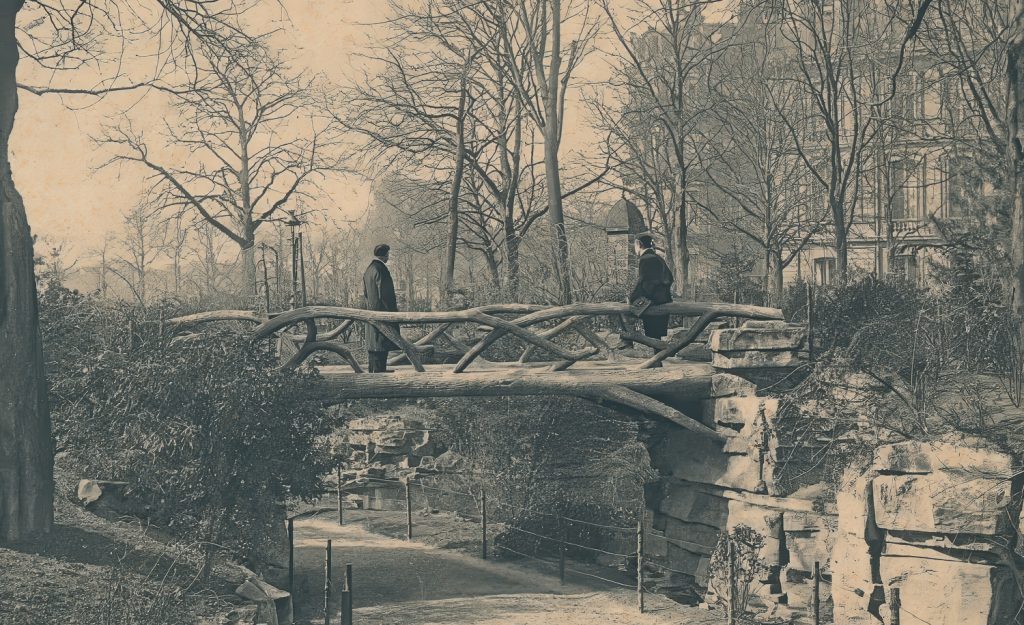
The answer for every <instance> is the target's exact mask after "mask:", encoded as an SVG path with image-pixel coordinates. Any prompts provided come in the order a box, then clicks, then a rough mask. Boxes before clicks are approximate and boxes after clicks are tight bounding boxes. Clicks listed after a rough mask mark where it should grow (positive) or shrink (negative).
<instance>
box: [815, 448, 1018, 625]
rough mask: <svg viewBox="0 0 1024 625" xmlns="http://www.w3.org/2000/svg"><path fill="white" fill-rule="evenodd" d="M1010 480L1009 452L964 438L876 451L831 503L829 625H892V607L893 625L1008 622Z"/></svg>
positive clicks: (1013, 522) (1012, 543) (1013, 529)
mask: <svg viewBox="0 0 1024 625" xmlns="http://www.w3.org/2000/svg"><path fill="white" fill-rule="evenodd" d="M1016 473H1017V472H1016V471H1015V470H1014V468H1013V465H1012V458H1011V457H1010V456H1009V455H1007V454H1005V453H1001V452H999V451H995V450H991V449H986V448H985V447H984V446H982V445H981V444H980V443H978V442H973V441H962V440H961V441H956V442H943V441H939V442H930V443H922V442H916V441H910V442H904V443H898V444H894V445H884V446H881V447H879V448H878V449H876V450H875V454H874V459H873V462H872V464H871V466H870V467H868V468H867V469H866V470H864V471H860V472H858V471H854V470H851V471H850V472H849V473H848V474H847V475H846V476H845V479H844V481H843V484H842V488H841V490H840V492H839V494H838V497H837V498H838V504H839V513H840V532H839V533H838V536H837V541H836V548H835V550H834V552H833V554H832V560H833V561H834V563H835V564H834V565H833V571H834V583H835V585H836V591H835V597H834V600H835V611H836V617H837V622H844V623H847V622H848V623H851V624H852V625H859V624H861V623H863V624H871V625H874V624H877V623H891V622H893V621H894V619H893V612H894V611H896V610H898V611H899V622H900V623H914V622H927V623H932V624H934V625H997V624H1002V623H1007V624H1010V623H1013V622H1014V618H1015V617H1016V616H1018V614H1017V612H1018V611H1019V610H1020V608H1021V606H1022V597H1021V594H1020V587H1019V580H1020V579H1021V576H1022V574H1024V567H1021V563H1020V561H1019V560H1017V559H1016V557H1015V555H1014V549H1015V547H1019V545H1020V538H1019V534H1018V533H1017V524H1018V523H1019V522H1020V521H1019V519H1020V506H1021V502H1020V498H1019V493H1020V484H1019V479H1017V480H1016V481H1015V478H1014V475H1015V474H1016ZM896 590H898V591H899V592H898V595H899V600H898V601H899V604H898V607H897V606H895V605H893V601H894V599H895V595H896V594H897V593H896V592H894V591H896Z"/></svg>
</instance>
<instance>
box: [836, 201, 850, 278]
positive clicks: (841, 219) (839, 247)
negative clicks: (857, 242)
mask: <svg viewBox="0 0 1024 625" xmlns="http://www.w3.org/2000/svg"><path fill="white" fill-rule="evenodd" d="M832 222H833V223H832V227H833V229H834V230H835V237H836V247H835V251H836V275H835V277H836V279H837V280H838V281H839V283H840V284H844V283H845V282H846V275H847V266H848V259H849V238H848V236H847V232H846V211H845V210H844V209H843V207H842V205H838V206H837V205H836V202H833V206H832Z"/></svg>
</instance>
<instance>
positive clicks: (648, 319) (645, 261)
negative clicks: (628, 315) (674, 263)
mask: <svg viewBox="0 0 1024 625" xmlns="http://www.w3.org/2000/svg"><path fill="white" fill-rule="evenodd" d="M638 274H639V275H638V276H637V281H636V286H634V287H633V292H632V293H630V294H629V301H630V302H634V301H636V300H637V299H639V298H641V297H646V298H647V299H649V300H651V304H667V303H669V302H671V301H672V282H673V281H674V278H673V277H672V270H671V269H669V268H668V263H666V262H665V259H663V258H662V257H661V256H658V254H657V253H655V251H654V250H644V253H643V254H641V255H640V266H639V272H638ZM641 319H642V320H643V322H644V334H646V335H647V336H649V337H652V338H657V339H660V338H662V337H664V336H665V335H666V334H668V315H646V314H645V315H643V316H641Z"/></svg>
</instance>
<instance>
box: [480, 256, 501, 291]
mask: <svg viewBox="0 0 1024 625" xmlns="http://www.w3.org/2000/svg"><path fill="white" fill-rule="evenodd" d="M482 253H483V255H484V262H486V263H487V274H488V275H489V276H490V278H491V286H493V287H494V288H495V289H499V288H501V270H500V269H499V268H498V257H497V256H496V255H495V253H494V252H493V251H491V250H489V249H488V250H483V252H482Z"/></svg>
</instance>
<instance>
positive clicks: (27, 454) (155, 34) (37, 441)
mask: <svg viewBox="0 0 1024 625" xmlns="http://www.w3.org/2000/svg"><path fill="white" fill-rule="evenodd" d="M142 4H144V5H145V6H142ZM22 12H23V13H22ZM239 13H240V9H239V6H238V5H237V4H235V3H234V2H231V1H230V0H225V1H224V2H199V3H197V2H192V1H188V2H184V1H182V2H178V1H174V0H151V1H147V2H145V3H138V2H133V3H128V2H120V1H118V0H102V1H100V0H84V1H82V2H74V3H62V2H59V3H44V2H38V1H35V0H33V1H30V2H25V1H24V0H2V1H0V187H2V193H0V250H2V253H0V259H2V260H0V284H2V285H3V286H2V287H0V352H2V353H4V354H17V355H19V357H17V358H6V359H4V361H3V364H0V458H2V459H3V460H2V461H0V539H2V540H5V541H14V540H19V539H22V538H25V537H28V536H30V535H32V534H35V533H43V532H48V531H49V530H50V528H51V527H52V524H53V442H52V439H51V428H50V414H49V405H48V402H47V396H46V379H45V373H44V369H43V355H42V339H41V336H40V333H39V315H38V305H37V297H36V287H35V279H34V276H33V254H32V238H31V235H30V233H29V228H28V222H27V220H26V217H25V207H24V203H23V201H22V199H21V196H20V194H19V193H18V191H17V189H16V188H15V186H14V180H13V176H12V172H11V163H10V155H9V151H10V143H9V140H10V136H11V132H12V130H13V129H14V122H15V114H16V112H17V110H18V89H19V84H18V81H17V73H16V70H17V66H18V60H19V56H20V53H24V54H25V56H27V57H28V58H30V59H31V60H32V61H33V62H34V63H37V64H40V65H42V66H43V67H46V68H47V69H48V70H50V72H49V75H51V76H55V77H56V76H61V77H63V76H65V75H68V76H71V75H74V74H75V70H77V69H79V68H82V67H83V66H86V65H89V66H90V67H91V68H96V67H99V68H100V69H101V71H103V70H108V69H112V68H115V69H112V71H110V72H107V74H106V76H105V77H104V78H103V79H102V80H101V81H100V83H99V84H96V82H95V81H93V82H91V84H88V85H86V86H84V87H83V86H80V85H75V84H72V83H70V82H69V83H66V84H49V85H21V88H22V89H24V90H26V91H30V92H32V93H36V94H42V93H63V94H85V95H87V96H88V95H89V94H94V95H99V94H103V93H109V92H111V91H116V90H127V89H139V88H142V87H144V86H147V85H153V86H159V78H160V77H162V76H163V74H164V73H165V72H172V71H177V70H183V71H184V70H187V68H188V67H189V66H191V59H192V55H191V51H192V50H193V43H194V42H195V41H197V40H198V39H199V38H204V39H207V40H208V41H211V42H213V41H219V42H221V43H224V44H225V45H230V42H231V41H232V40H233V39H235V38H237V37H243V36H244V34H243V33H241V31H240V29H239V27H238V24H239V21H238V18H239ZM19 17H20V18H21V19H23V20H24V22H23V23H24V27H23V28H21V29H19V28H18V21H19ZM127 20H130V21H131V23H132V26H131V28H125V29H122V28H120V27H121V26H122V25H124V24H123V21H127ZM115 31H119V32H116V34H117V37H114V38H108V37H107V36H108V35H111V34H114V32H115ZM111 39H112V40H113V41H121V42H123V43H125V44H126V46H127V45H132V44H134V43H137V42H139V41H141V40H146V41H148V42H149V43H150V44H151V46H150V49H151V50H152V51H153V56H152V58H153V60H154V61H155V63H153V66H154V67H157V68H158V71H157V75H151V76H146V77H143V78H141V79H137V80H135V81H133V80H132V79H131V78H130V77H126V76H124V75H123V73H121V72H119V71H117V69H116V68H119V67H120V66H119V65H118V64H117V63H116V59H115V62H114V63H112V64H102V63H99V62H97V59H98V58H99V57H100V56H102V54H103V51H104V50H106V49H107V48H108V47H109V46H107V45H105V44H106V43H108V42H109V41H111ZM124 50H125V48H124V47H122V48H120V50H119V52H122V53H123V51H124ZM63 70H69V72H67V73H65V72H64V71H63ZM186 73H187V72H186ZM87 75H91V76H95V73H93V72H87Z"/></svg>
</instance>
